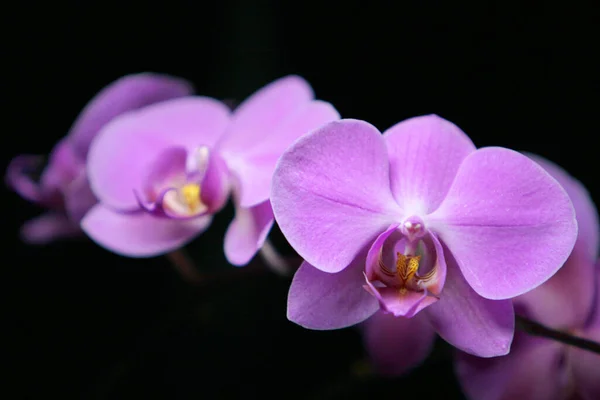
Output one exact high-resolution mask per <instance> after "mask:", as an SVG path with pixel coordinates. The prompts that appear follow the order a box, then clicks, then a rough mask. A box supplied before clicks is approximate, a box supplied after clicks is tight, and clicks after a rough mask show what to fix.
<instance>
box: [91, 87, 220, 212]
mask: <svg viewBox="0 0 600 400" xmlns="http://www.w3.org/2000/svg"><path fill="white" fill-rule="evenodd" d="M228 121H229V109H228V108H227V107H226V106H225V105H224V104H222V103H220V102H218V101H217V100H213V99H210V98H205V97H187V98H181V99H174V100H169V101H165V102H162V103H158V104H154V105H151V106H148V107H145V108H143V109H141V110H138V111H132V112H129V113H126V114H123V115H121V116H120V117H118V118H115V119H114V120H112V121H111V122H110V123H109V124H108V125H106V126H105V127H104V128H103V129H102V130H101V132H100V133H99V134H98V136H97V137H96V139H95V140H94V142H93V143H92V145H91V147H90V153H89V158H88V166H87V168H88V177H89V180H90V185H91V188H92V191H93V192H94V193H95V194H96V196H97V197H98V199H99V200H100V201H101V202H102V203H105V204H106V205H108V206H110V207H113V208H116V209H120V210H135V209H137V207H138V203H137V199H136V197H135V195H134V193H133V189H134V188H138V187H139V186H140V185H141V183H142V182H143V180H144V178H145V176H146V174H147V170H148V168H149V166H150V165H151V163H152V162H154V160H156V158H157V157H158V155H159V154H160V153H161V152H162V151H163V150H164V149H166V148H168V147H173V146H182V147H185V148H186V149H187V150H188V152H191V151H194V150H195V149H196V148H198V147H200V146H207V147H211V146H212V145H213V144H214V143H215V142H216V140H217V139H218V138H219V136H220V135H221V134H222V133H223V132H224V130H225V127H226V126H227V123H228Z"/></svg>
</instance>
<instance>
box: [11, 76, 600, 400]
mask: <svg viewBox="0 0 600 400" xmlns="http://www.w3.org/2000/svg"><path fill="white" fill-rule="evenodd" d="M39 164H40V159H39V158H38V157H34V156H19V157H17V158H15V159H14V160H13V161H12V163H11V164H10V166H9V168H8V172H7V181H8V184H9V185H10V186H11V187H12V188H13V189H14V190H15V191H17V192H18V193H19V194H20V195H21V196H22V197H24V198H26V199H28V200H30V201H33V202H36V203H39V204H40V205H42V206H44V207H46V208H48V209H50V210H51V211H49V212H48V213H47V214H44V215H43V216H42V217H39V218H38V219H36V220H34V221H32V222H28V223H27V224H26V225H25V226H24V227H23V236H24V238H25V239H26V240H27V241H29V242H34V243H45V242H48V241H50V240H52V239H55V238H58V237H61V236H66V235H74V234H81V233H82V232H83V233H85V234H86V235H87V236H89V237H90V238H91V239H92V240H94V241H95V242H96V243H98V244H99V245H101V246H102V247H104V248H106V249H108V250H111V251H113V252H115V253H118V254H121V255H125V256H130V257H152V256H157V255H161V254H165V253H168V252H171V251H173V250H176V249H178V248H180V247H182V246H184V245H186V244H187V243H188V242H190V241H191V240H192V239H194V238H195V237H196V236H198V235H199V234H200V233H202V232H203V231H204V230H206V229H207V227H208V226H209V225H210V223H211V220H212V217H213V215H214V214H216V213H217V212H219V211H220V210H222V209H223V207H224V206H225V205H226V204H227V202H228V201H229V200H230V199H231V200H232V202H233V204H234V206H235V217H234V219H233V221H232V222H231V224H230V226H229V228H228V230H227V233H226V235H225V238H224V252H225V255H226V257H227V259H228V260H229V262H230V263H231V264H234V265H239V266H241V265H245V264H247V263H248V262H249V261H250V260H251V259H252V257H253V256H254V255H255V254H256V253H257V251H259V250H260V249H261V247H262V246H263V244H264V242H265V240H266V237H267V235H268V233H269V231H270V229H271V227H272V225H273V222H274V220H276V221H277V223H278V224H279V227H280V228H281V231H282V233H283V234H284V236H285V237H286V239H287V240H288V242H289V243H290V244H291V246H292V247H293V248H294V249H295V250H296V252H297V253H298V254H299V255H300V256H301V257H302V258H303V259H304V263H303V264H302V265H301V266H300V268H299V269H298V270H297V272H296V274H295V276H294V278H293V281H292V284H291V288H290V292H289V296H288V318H289V319H290V320H291V321H293V322H295V323H297V324H299V325H301V326H304V327H306V328H309V329H318V330H326V329H340V328H345V327H349V326H353V325H356V326H359V327H360V329H361V331H362V333H363V337H364V341H365V345H366V348H367V350H368V352H369V354H370V356H371V359H372V360H373V362H374V365H375V366H376V367H377V369H378V371H380V372H381V373H383V374H392V375H393V374H400V373H403V372H405V371H407V370H408V369H410V368H412V367H414V366H416V365H418V364H419V363H421V362H422V361H423V360H424V359H425V358H426V357H427V355H428V354H429V353H430V351H431V349H432V345H433V342H434V339H435V337H436V334H437V335H439V336H440V337H441V338H443V339H444V340H445V341H447V342H448V343H450V344H452V345H453V346H454V347H456V348H457V349H459V350H460V351H461V352H460V353H459V354H458V355H457V358H456V359H457V373H458V377H459V379H460V381H461V384H462V386H463V388H464V390H465V392H466V394H467V395H468V396H469V397H470V398H472V399H512V398H530V399H567V398H570V397H572V396H575V395H577V396H580V397H581V398H584V399H597V398H600V385H599V384H598V382H600V379H598V378H600V356H598V355H596V354H593V353H589V352H585V351H583V350H580V349H575V348H570V347H566V346H565V345H561V344H559V343H557V342H552V341H549V340H547V339H542V338H533V337H529V336H526V335H525V334H521V333H518V334H517V335H516V336H515V312H516V313H517V314H519V315H522V316H525V317H528V318H531V319H532V320H535V321H538V322H540V323H543V324H545V325H546V326H549V327H552V328H555V329H559V330H563V331H568V332H571V333H573V334H576V335H580V336H584V337H589V338H592V339H594V340H600V303H599V299H600V295H599V294H598V292H599V288H600V275H599V274H600V272H599V271H600V270H599V268H598V267H597V262H596V261H597V257H598V245H599V243H598V215H597V211H596V209H595V207H594V205H593V203H592V201H591V199H590V197H589V194H588V193H587V191H586V190H585V189H584V188H583V186H582V185H581V184H580V183H579V182H578V181H576V180H575V179H574V178H572V177H570V176H569V175H568V174H566V173H565V172H564V171H563V170H562V169H560V167H558V166H556V165H554V164H552V163H550V162H548V161H546V160H543V159H541V158H540V157H537V156H533V155H524V154H521V153H518V152H515V151H512V150H509V149H506V148H501V147H486V148H480V149H477V148H476V147H475V146H474V144H473V142H472V141H471V140H470V139H469V137H468V136H467V135H466V134H465V133H464V132H463V131H462V130H461V129H460V128H459V127H457V126H456V125H454V124H453V123H451V122H449V121H447V120H445V119H443V118H440V117H438V116H435V115H427V116H420V117H415V118H411V119H408V120H405V121H402V122H399V123H397V124H396V125H394V126H392V127H391V128H389V129H387V130H386V131H385V132H383V134H382V133H381V132H380V131H378V130H377V129H376V128H375V127H374V126H372V125H370V124H369V123H367V122H364V121H359V120H354V119H340V116H339V114H338V112H337V111H336V110H335V108H334V107H333V106H332V105H331V104H329V103H326V102H323V101H320V100H315V96H314V93H313V90H312V88H311V87H310V85H309V84H308V83H307V82H306V81H305V80H303V79H302V78H300V77H297V76H288V77H284V78H281V79H279V80H277V81H275V82H273V83H271V84H269V85H267V86H265V87H264V88H262V89H260V90H258V91H257V92H256V93H254V94H253V95H252V96H250V97H249V98H248V99H247V100H246V101H244V102H242V103H241V104H240V105H239V107H237V108H236V109H235V110H234V111H232V110H231V109H230V108H229V107H228V106H226V105H225V104H224V103H223V102H221V101H218V100H215V99H212V98H208V97H203V96H198V95H194V94H193V89H192V87H191V85H190V84H189V83H187V82H185V81H183V80H181V79H176V78H172V77H168V76H162V75H156V74H138V75H131V76H127V77H124V78H122V79H120V80H118V81H116V82H114V83H113V84H111V85H109V86H108V87H107V88H105V89H104V90H103V91H101V92H100V93H99V94H98V95H97V96H96V97H95V98H94V99H93V100H92V101H91V102H90V104H89V105H88V106H87V107H86V108H85V109H84V111H83V112H82V114H81V116H80V117H79V118H78V120H77V121H76V123H75V124H74V126H73V128H72V129H71V132H70V133H69V134H68V135H67V136H66V137H65V138H64V139H62V140H61V141H60V142H59V143H58V144H57V145H56V147H55V149H54V150H53V151H52V153H51V155H50V159H49V163H48V165H47V166H46V167H45V169H44V170H43V172H42V175H41V178H40V180H39V183H38V182H35V181H34V180H33V179H32V178H30V172H31V170H32V169H33V168H34V167H37V166H39ZM511 345H512V346H511ZM544 382H548V383H547V384H546V383H544Z"/></svg>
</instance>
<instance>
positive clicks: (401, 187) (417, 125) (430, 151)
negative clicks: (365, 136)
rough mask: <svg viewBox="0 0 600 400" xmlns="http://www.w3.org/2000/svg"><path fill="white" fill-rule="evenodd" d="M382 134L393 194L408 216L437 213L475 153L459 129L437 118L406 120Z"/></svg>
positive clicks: (432, 116) (466, 137) (471, 144)
mask: <svg viewBox="0 0 600 400" xmlns="http://www.w3.org/2000/svg"><path fill="white" fill-rule="evenodd" d="M383 135H384V137H385V141H386V144H387V147H388V153H389V157H390V180H391V185H392V192H393V194H394V197H395V198H396V201H397V202H398V204H400V206H401V207H402V208H403V209H404V210H405V212H406V213H407V214H417V215H425V214H428V213H430V212H432V211H433V210H435V209H436V208H437V207H438V206H439V205H440V203H441V202H442V200H443V199H444V197H445V196H446V193H448V190H449V189H450V185H451V184H452V181H453V180H454V176H455V175H456V172H457V171H458V168H459V166H460V164H461V162H462V161H463V160H464V159H465V157H466V156H467V155H469V154H470V153H472V152H473V151H475V146H474V145H473V142H471V139H469V137H468V136H467V135H465V134H464V132H463V131H461V130H460V128H458V127H457V126H456V125H454V124H453V123H451V122H449V121H446V120H445V119H443V118H440V117H438V116H437V115H426V116H422V117H416V118H410V119H407V120H405V121H402V122H400V123H398V124H396V125H394V126H392V127H391V128H389V129H388V130H387V131H385V132H384V134H383Z"/></svg>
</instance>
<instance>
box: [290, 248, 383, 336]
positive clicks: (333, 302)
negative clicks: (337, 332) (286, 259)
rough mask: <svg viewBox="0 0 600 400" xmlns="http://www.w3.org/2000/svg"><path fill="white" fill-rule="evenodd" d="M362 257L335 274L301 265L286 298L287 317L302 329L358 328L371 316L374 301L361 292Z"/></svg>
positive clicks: (362, 280) (374, 308) (365, 292)
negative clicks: (359, 324) (356, 326)
mask: <svg viewBox="0 0 600 400" xmlns="http://www.w3.org/2000/svg"><path fill="white" fill-rule="evenodd" d="M364 262H365V259H364V254H363V256H362V257H357V258H356V260H354V261H353V262H352V264H350V265H349V266H348V267H347V268H346V269H344V270H343V271H341V272H337V273H328V272H323V271H320V270H318V269H316V268H315V267H313V266H312V265H310V264H308V263H307V262H304V263H302V265H301V266H300V268H299V269H298V271H297V272H296V274H295V275H294V279H293V281H292V286H291V287H290V292H289V295H288V309H287V316H288V319H289V320H290V321H292V322H295V323H297V324H298V325H301V326H303V327H305V328H309V329H318V330H327V329H340V328H345V327H348V326H352V325H355V324H358V323H360V322H362V321H364V320H365V319H367V318H369V317H370V316H371V315H373V313H375V312H376V311H377V310H378V309H379V306H378V304H377V300H375V298H374V297H373V296H371V295H370V294H369V293H367V291H366V290H364V289H363V288H362V285H363V282H364V277H363V269H364Z"/></svg>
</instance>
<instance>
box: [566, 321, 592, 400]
mask: <svg viewBox="0 0 600 400" xmlns="http://www.w3.org/2000/svg"><path fill="white" fill-rule="evenodd" d="M583 336H584V337H586V338H587V339H590V340H594V341H595V342H597V343H600V326H598V327H596V328H595V329H591V330H588V331H586V332H585V334H584V335H583ZM569 360H571V363H572V368H573V378H574V382H573V383H574V385H575V387H576V390H577V392H578V393H579V394H581V396H582V397H583V399H584V400H597V399H600V354H597V353H592V352H591V351H587V350H582V349H579V348H576V347H569Z"/></svg>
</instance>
